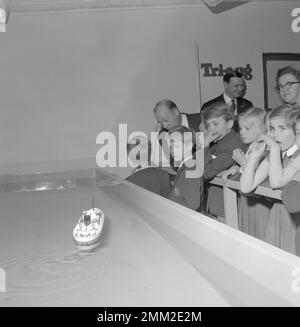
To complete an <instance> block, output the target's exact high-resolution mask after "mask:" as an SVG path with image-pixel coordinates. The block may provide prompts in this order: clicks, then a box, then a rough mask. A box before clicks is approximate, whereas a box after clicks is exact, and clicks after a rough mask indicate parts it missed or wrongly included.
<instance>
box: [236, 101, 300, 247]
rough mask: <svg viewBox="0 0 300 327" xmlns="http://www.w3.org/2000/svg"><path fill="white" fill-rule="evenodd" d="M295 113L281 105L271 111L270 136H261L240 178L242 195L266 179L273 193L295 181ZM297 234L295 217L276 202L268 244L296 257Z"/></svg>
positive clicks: (297, 158) (269, 223) (269, 229)
mask: <svg viewBox="0 0 300 327" xmlns="http://www.w3.org/2000/svg"><path fill="white" fill-rule="evenodd" d="M295 112H297V110H293V108H292V107H291V106H289V105H281V106H279V107H277V108H275V109H274V110H272V111H271V113H270V115H269V123H270V135H264V136H261V137H260V138H259V140H258V141H257V142H255V144H253V146H252V148H251V152H250V153H249V159H248V161H247V163H246V165H245V166H244V171H243V173H242V176H241V190H242V192H244V193H248V192H251V191H253V190H254V189H255V188H256V187H257V186H258V185H259V184H261V183H262V182H263V181H264V180H265V179H266V178H267V177H269V183H270V186H271V187H272V188H274V189H277V188H281V187H283V186H284V185H285V184H287V183H288V182H289V181H290V180H291V179H292V177H293V175H294V173H295V163H297V162H298V161H299V159H300V157H298V155H299V150H298V148H297V145H296V144H295V142H296V137H295V133H294V130H293V127H292V122H293V118H294V115H295ZM266 151H267V152H268V155H267V156H265V154H266ZM264 156H265V158H263V157H264ZM295 232H296V225H295V222H294V221H293V217H292V216H291V215H290V214H289V213H288V212H287V211H286V209H285V207H284V206H283V204H282V202H281V201H277V200H274V204H273V206H272V209H271V212H270V219H269V222H268V225H267V227H266V233H265V240H266V241H267V242H269V243H270V244H273V245H275V246H278V247H280V248H281V249H283V250H286V251H289V252H291V253H295Z"/></svg>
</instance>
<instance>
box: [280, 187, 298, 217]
mask: <svg viewBox="0 0 300 327" xmlns="http://www.w3.org/2000/svg"><path fill="white" fill-rule="evenodd" d="M281 198H282V202H283V204H284V206H285V207H286V210H287V211H288V212H290V213H296V212H300V182H297V181H290V182H289V183H288V184H287V185H286V186H285V187H284V188H283V190H282V193H281Z"/></svg>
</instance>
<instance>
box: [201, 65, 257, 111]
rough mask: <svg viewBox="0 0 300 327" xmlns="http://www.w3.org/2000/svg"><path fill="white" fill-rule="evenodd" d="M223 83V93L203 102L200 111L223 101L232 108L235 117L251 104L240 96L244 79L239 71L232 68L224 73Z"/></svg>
mask: <svg viewBox="0 0 300 327" xmlns="http://www.w3.org/2000/svg"><path fill="white" fill-rule="evenodd" d="M223 85H224V93H223V94H221V95H219V96H218V97H216V98H214V99H212V100H210V101H208V102H206V103H204V104H203V106H202V108H201V111H202V110H203V109H205V108H207V107H209V106H211V105H213V104H215V103H217V102H223V103H226V104H227V105H228V106H229V107H230V108H231V109H232V112H233V113H234V116H235V117H236V116H238V115H239V114H240V113H242V112H244V111H246V110H247V109H249V108H251V107H252V106H253V104H252V102H251V101H249V100H247V99H244V98H243V97H242V96H243V94H244V91H245V81H244V79H243V75H242V74H241V73H239V72H238V71H236V70H234V71H231V72H229V73H227V74H225V75H224V77H223Z"/></svg>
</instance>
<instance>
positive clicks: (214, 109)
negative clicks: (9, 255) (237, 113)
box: [201, 102, 234, 124]
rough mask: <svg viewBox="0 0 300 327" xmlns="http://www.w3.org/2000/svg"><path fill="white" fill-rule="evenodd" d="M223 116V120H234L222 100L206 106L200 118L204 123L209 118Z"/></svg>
mask: <svg viewBox="0 0 300 327" xmlns="http://www.w3.org/2000/svg"><path fill="white" fill-rule="evenodd" d="M217 117H223V118H224V119H225V121H229V120H234V114H233V112H232V111H231V110H230V109H229V107H228V105H227V104H226V103H224V102H216V103H214V104H212V105H210V106H209V107H206V108H205V109H204V110H203V111H202V113H201V118H202V121H203V122H204V124H206V123H207V121H208V120H209V119H211V118H217Z"/></svg>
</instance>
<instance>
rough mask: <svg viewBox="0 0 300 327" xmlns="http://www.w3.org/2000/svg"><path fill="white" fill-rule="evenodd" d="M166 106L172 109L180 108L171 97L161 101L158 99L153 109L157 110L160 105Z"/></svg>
mask: <svg viewBox="0 0 300 327" xmlns="http://www.w3.org/2000/svg"><path fill="white" fill-rule="evenodd" d="M161 106H164V107H166V108H168V109H170V110H178V111H179V109H178V107H177V105H176V103H175V102H173V101H172V100H169V99H163V100H161V101H158V102H157V103H156V105H155V107H154V109H153V111H154V112H155V111H156V110H157V108H158V107H161Z"/></svg>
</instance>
